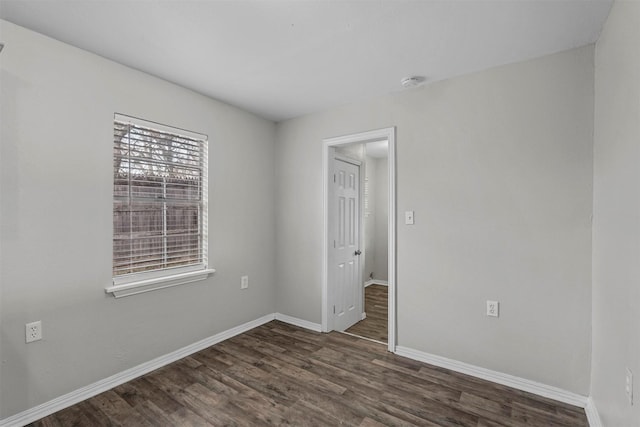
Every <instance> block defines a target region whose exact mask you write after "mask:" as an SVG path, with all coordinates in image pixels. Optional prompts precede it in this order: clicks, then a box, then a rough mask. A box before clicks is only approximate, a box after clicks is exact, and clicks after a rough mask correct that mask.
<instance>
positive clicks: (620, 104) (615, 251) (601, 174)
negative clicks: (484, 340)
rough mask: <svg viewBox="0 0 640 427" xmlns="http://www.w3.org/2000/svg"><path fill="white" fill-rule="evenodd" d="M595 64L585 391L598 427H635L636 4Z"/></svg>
mask: <svg viewBox="0 0 640 427" xmlns="http://www.w3.org/2000/svg"><path fill="white" fill-rule="evenodd" d="M595 64H596V72H595V133H594V140H595V141H594V207H593V213H594V221H593V363H592V386H591V394H592V396H593V399H594V402H595V404H596V407H597V409H598V411H599V413H600V416H601V418H602V421H603V423H604V425H606V426H640V387H638V384H640V3H638V2H635V1H634V2H631V1H630V2H627V1H616V2H615V3H614V5H613V8H612V9H611V13H610V15H609V18H608V20H607V22H606V24H605V27H604V30H603V32H602V34H601V36H600V40H599V41H598V44H597V47H596V59H595ZM626 367H629V368H630V369H631V370H632V371H633V373H634V375H635V383H636V387H635V405H634V406H633V407H631V406H629V404H628V402H627V398H626V395H625V392H624V386H625V368H626Z"/></svg>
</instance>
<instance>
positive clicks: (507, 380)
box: [396, 346, 587, 408]
mask: <svg viewBox="0 0 640 427" xmlns="http://www.w3.org/2000/svg"><path fill="white" fill-rule="evenodd" d="M396 354H397V355H399V356H404V357H408V358H410V359H414V360H418V361H420V362H425V363H429V364H431V365H435V366H439V367H441V368H446V369H450V370H452V371H456V372H460V373H462V374H467V375H471V376H473V377H476V378H481V379H483V380H487V381H492V382H494V383H498V384H502V385H506V386H508V387H513V388H515V389H518V390H522V391H526V392H529V393H533V394H535V395H538V396H542V397H546V398H549V399H553V400H557V401H559V402H563V403H568V404H569V405H574V406H578V407H580V408H585V407H586V406H587V397H586V396H582V395H580V394H577V393H573V392H570V391H567V390H563V389H560V388H557V387H553V386H550V385H546V384H542V383H539V382H536V381H531V380H527V379H524V378H520V377H516V376H513V375H509V374H504V373H502V372H498V371H492V370H490V369H485V368H481V367H479V366H475V365H470V364H468V363H464V362H459V361H457V360H453V359H448V358H446V357H442V356H436V355H435V354H429V353H425V352H422V351H418V350H414V349H411V348H407V347H401V346H398V347H396Z"/></svg>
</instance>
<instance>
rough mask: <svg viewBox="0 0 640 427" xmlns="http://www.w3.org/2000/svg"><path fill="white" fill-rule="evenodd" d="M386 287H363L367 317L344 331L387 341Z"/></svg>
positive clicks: (387, 305)
mask: <svg viewBox="0 0 640 427" xmlns="http://www.w3.org/2000/svg"><path fill="white" fill-rule="evenodd" d="M388 289H389V288H388V287H387V286H383V285H369V286H367V287H366V288H364V311H365V313H367V318H366V319H364V320H361V321H359V322H358V323H356V324H355V325H353V326H352V327H350V328H349V329H347V330H346V331H345V332H349V333H350V334H354V335H358V336H359V337H365V338H370V339H372V340H376V341H381V342H384V343H386V342H387V339H388V338H387V329H388V327H389V326H388V325H389V324H388V323H387V316H388V315H389V313H388V311H389V310H388V307H389V304H388Z"/></svg>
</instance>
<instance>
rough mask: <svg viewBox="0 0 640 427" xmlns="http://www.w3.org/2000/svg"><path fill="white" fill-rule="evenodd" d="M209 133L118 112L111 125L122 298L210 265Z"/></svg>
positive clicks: (198, 275)
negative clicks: (208, 247)
mask: <svg viewBox="0 0 640 427" xmlns="http://www.w3.org/2000/svg"><path fill="white" fill-rule="evenodd" d="M207 163H208V161H207V137H206V135H200V134H196V133H193V132H189V131H185V130H182V129H177V128H173V127H169V126H165V125H160V124H157V123H153V122H147V121H144V120H141V119H136V118H133V117H128V116H124V115H120V114H116V115H115V119H114V124H113V278H114V279H113V286H111V287H109V288H107V292H111V293H113V294H114V295H115V296H116V297H119V296H126V295H131V294H136V293H141V292H146V291H149V290H154V289H158V288H164V287H168V286H175V285H179V284H183V283H188V282H192V281H194V280H201V279H204V278H206V276H207V275H208V274H210V273H212V272H213V270H209V269H207Z"/></svg>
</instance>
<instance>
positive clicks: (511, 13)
mask: <svg viewBox="0 0 640 427" xmlns="http://www.w3.org/2000/svg"><path fill="white" fill-rule="evenodd" d="M610 7H611V1H609V0H562V1H556V0H501V1H489V0H476V1H473V0H469V1H458V0H447V1H402V0H387V1H326V0H323V1H272V0H260V1H157V0H150V1H100V0H97V1H96V0H93V1H68V0H57V1H56V0H47V1H23V0H21V1H16V0H0V17H1V18H3V19H5V20H8V21H11V22H13V23H15V24H18V25H21V26H24V27H27V28H29V29H32V30H34V31H37V32H40V33H42V34H45V35H48V36H50V37H53V38H55V39H58V40H61V41H63V42H66V43H69V44H71V45H74V46H77V47H80V48H82V49H86V50H88V51H91V52H94V53H97V54H98V55H101V56H104V57H106V58H109V59H112V60H114V61H116V62H119V63H122V64H125V65H128V66H130V67H132V68H136V69H138V70H142V71H144V72H147V73H149V74H152V75H155V76H158V77H161V78H163V79H166V80H169V81H171V82H175V83H177V84H179V85H182V86H184V87H187V88H190V89H192V90H194V91H197V92H200V93H202V94H205V95H208V96H210V97H213V98H216V99H219V100H222V101H225V102H228V103H230V104H233V105H236V106H238V107H240V108H243V109H245V110H248V111H251V112H254V113H255V114H257V115H260V116H262V117H265V118H268V119H272V120H275V121H279V120H283V119H287V118H292V117H296V116H300V115H303V114H307V113H311V112H315V111H320V110H324V109H327V108H331V107H335V106H338V105H343V104H347V103H351V102H355V101H360V100H365V99H370V98H374V97H378V96H381V95H385V94H389V93H392V92H397V91H400V90H402V88H401V86H400V79H401V78H403V77H406V76H410V75H424V76H426V77H427V79H428V82H432V81H436V80H442V79H446V78H449V77H453V76H457V75H461V74H466V73H470V72H474V71H478V70H483V69H486V68H490V67H493V66H497V65H502V64H506V63H511V62H517V61H522V60H526V59H530V58H534V57H537V56H542V55H545V54H550V53H554V52H558V51H562V50H566V49H570V48H574V47H578V46H583V45H586V44H589V43H593V42H595V41H596V40H597V38H598V36H599V33H600V30H601V28H602V25H603V23H604V21H605V20H606V17H607V14H608V12H609V9H610ZM1 42H2V40H0V43H1ZM428 82H427V84H428Z"/></svg>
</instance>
